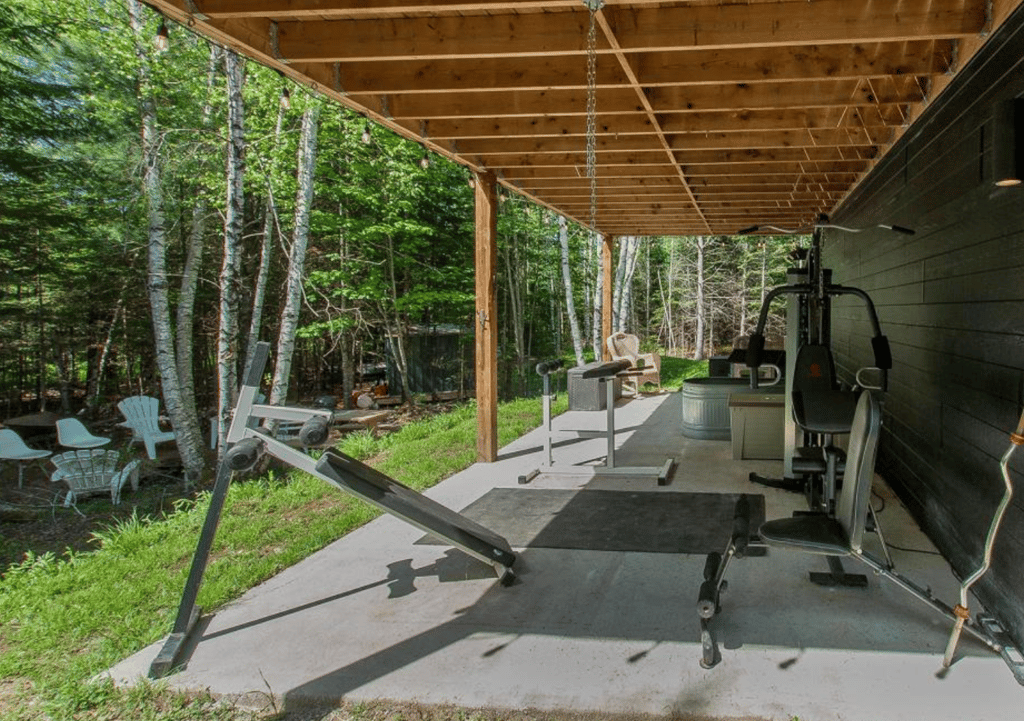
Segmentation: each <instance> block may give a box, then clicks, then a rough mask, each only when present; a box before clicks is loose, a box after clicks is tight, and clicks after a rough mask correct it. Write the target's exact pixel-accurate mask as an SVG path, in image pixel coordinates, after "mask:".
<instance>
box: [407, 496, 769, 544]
mask: <svg viewBox="0 0 1024 721" xmlns="http://www.w3.org/2000/svg"><path fill="white" fill-rule="evenodd" d="M744 495H746V496H747V499H748V501H749V503H750V516H751V518H750V531H751V533H752V534H754V533H757V529H758V528H759V527H760V525H761V524H762V523H763V522H764V496H763V495H761V494H744ZM739 497H740V496H739V494H732V493H679V492H662V493H639V492H633V491H587V490H539V489H516V488H494V489H492V490H490V491H488V492H487V493H486V494H485V495H484V496H483V497H481V498H480V499H478V500H477V501H474V502H473V503H471V504H470V505H469V506H467V507H466V508H464V509H463V510H462V511H460V513H461V514H462V515H463V516H465V517H466V518H470V519H472V520H474V521H476V522H477V523H480V524H482V525H484V526H486V527H487V528H489V529H491V530H492V531H493V532H495V533H498V534H500V535H501V536H503V537H504V538H505V539H506V540H507V541H508V542H509V544H510V545H511V546H512V547H514V548H527V547H534V548H573V549H579V550H590V551H635V552H641V553H696V554H705V553H710V552H711V551H721V550H723V549H725V546H726V544H727V543H728V541H729V536H730V534H731V533H732V525H733V522H732V521H733V513H734V508H735V506H736V501H737V500H738V499H739ZM418 543H435V541H433V539H431V538H430V537H425V538H422V539H420V540H419V541H418Z"/></svg>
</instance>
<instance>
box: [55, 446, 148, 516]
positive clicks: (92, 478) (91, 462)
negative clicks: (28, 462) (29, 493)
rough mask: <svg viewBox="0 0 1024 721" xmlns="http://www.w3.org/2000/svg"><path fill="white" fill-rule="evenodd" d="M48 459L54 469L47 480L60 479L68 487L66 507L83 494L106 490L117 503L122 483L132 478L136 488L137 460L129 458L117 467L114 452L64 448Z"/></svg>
mask: <svg viewBox="0 0 1024 721" xmlns="http://www.w3.org/2000/svg"><path fill="white" fill-rule="evenodd" d="M51 460H52V462H53V465H55V466H56V467H57V470H56V471H54V472H53V475H52V476H50V480H51V481H54V482H56V481H63V482H64V483H66V484H67V487H68V489H69V490H68V494H67V496H65V497H64V507H65V508H67V507H68V506H70V505H71V504H72V503H75V502H76V501H77V500H78V498H80V497H82V496H87V495H92V494H95V493H108V492H109V493H110V500H111V502H112V503H113V504H114V505H115V506H116V505H117V504H118V503H120V502H121V489H122V488H123V487H124V484H125V483H127V482H128V481H131V484H132V490H138V488H139V464H140V461H138V460H132V461H129V462H128V464H127V465H126V466H125V467H124V468H122V469H121V470H118V469H117V464H118V463H119V462H120V460H121V454H120V453H118V452H117V451H108V450H103V449H101V448H94V449H92V450H79V451H67V452H65V453H61V454H59V455H56V456H54V457H53V458H52V459H51Z"/></svg>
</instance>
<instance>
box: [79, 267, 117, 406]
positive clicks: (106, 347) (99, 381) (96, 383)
mask: <svg viewBox="0 0 1024 721" xmlns="http://www.w3.org/2000/svg"><path fill="white" fill-rule="evenodd" d="M125 290H126V288H124V287H122V288H121V295H120V296H118V299H117V305H116V306H115V307H114V317H113V318H111V319H110V326H109V327H108V328H107V337H106V338H105V339H104V340H103V346H102V348H101V349H100V355H99V358H98V359H97V361H96V377H95V378H94V379H93V381H92V383H93V384H92V386H91V387H90V388H89V393H88V398H87V399H86V402H85V406H86V408H88V409H89V411H92V410H93V409H95V408H96V404H97V403H99V398H100V393H101V392H102V390H103V377H104V376H105V375H106V371H107V359H108V358H109V357H110V344H111V343H113V342H114V329H115V328H116V327H117V321H118V319H119V318H120V317H121V313H123V312H124V293H125Z"/></svg>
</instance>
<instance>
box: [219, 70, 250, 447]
mask: <svg viewBox="0 0 1024 721" xmlns="http://www.w3.org/2000/svg"><path fill="white" fill-rule="evenodd" d="M243 65H244V63H243V61H242V59H241V58H239V57H238V54H237V53H236V52H234V51H233V50H228V51H227V53H226V55H225V58H224V69H225V74H226V75H227V91H228V145H227V171H226V177H227V203H226V209H225V214H224V258H223V260H222V262H221V267H220V322H219V324H218V333H217V370H218V373H217V375H218V379H217V380H218V383H217V387H218V398H217V421H218V423H217V436H218V443H217V448H218V453H219V454H220V455H221V456H223V454H224V451H225V448H224V446H225V443H224V438H225V436H226V435H227V432H228V426H229V424H230V422H231V411H232V409H233V408H234V406H235V398H236V396H237V394H238V296H239V293H238V290H239V289H238V284H239V276H240V275H241V264H242V256H241V248H240V246H241V243H242V225H243V222H244V219H245V195H244V188H243V181H244V179H245V106H244V104H243V101H242V85H243V83H244V78H243V72H242V71H243Z"/></svg>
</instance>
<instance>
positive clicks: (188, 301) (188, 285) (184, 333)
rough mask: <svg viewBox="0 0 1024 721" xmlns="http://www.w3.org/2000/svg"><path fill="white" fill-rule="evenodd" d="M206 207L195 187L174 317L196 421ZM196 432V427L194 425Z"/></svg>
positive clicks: (214, 54) (181, 370) (213, 63)
mask: <svg viewBox="0 0 1024 721" xmlns="http://www.w3.org/2000/svg"><path fill="white" fill-rule="evenodd" d="M221 52H222V51H221V48H219V47H217V46H216V45H213V44H212V43H211V44H210V55H209V61H208V64H207V69H206V100H205V101H204V102H203V111H202V117H201V121H200V122H201V129H202V130H203V131H208V130H209V124H210V116H211V115H212V113H213V86H214V80H215V77H216V73H217V66H218V65H219V64H220V56H221ZM208 213H209V207H208V204H207V202H206V197H205V196H204V194H203V192H202V190H201V189H197V191H196V198H195V202H194V203H193V205H192V226H191V230H190V232H189V238H188V249H187V251H186V257H185V268H184V270H183V271H182V273H181V290H180V292H179V294H178V309H177V318H176V323H175V325H176V328H177V352H176V354H175V357H176V361H177V368H178V378H179V380H180V382H181V387H182V402H183V403H184V404H185V409H186V415H187V416H188V418H189V419H192V418H195V419H196V421H197V422H198V416H197V414H196V403H195V377H194V375H193V368H194V365H195V364H194V360H195V359H194V357H193V356H194V352H193V345H194V344H193V333H194V332H195V330H194V325H195V305H196V290H197V288H198V285H199V271H200V269H201V267H202V264H203V254H204V253H205V240H206V220H207V215H208ZM196 432H198V428H197V429H196Z"/></svg>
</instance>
